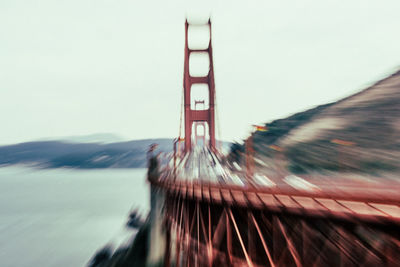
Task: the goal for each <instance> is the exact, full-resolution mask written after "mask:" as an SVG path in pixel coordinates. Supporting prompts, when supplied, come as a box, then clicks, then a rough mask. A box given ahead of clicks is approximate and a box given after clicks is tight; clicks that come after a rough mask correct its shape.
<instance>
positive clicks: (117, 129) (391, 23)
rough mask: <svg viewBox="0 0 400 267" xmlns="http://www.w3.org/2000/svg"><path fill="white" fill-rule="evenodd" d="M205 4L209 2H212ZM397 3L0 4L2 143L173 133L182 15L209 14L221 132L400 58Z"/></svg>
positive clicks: (327, 94) (318, 98)
mask: <svg viewBox="0 0 400 267" xmlns="http://www.w3.org/2000/svg"><path fill="white" fill-rule="evenodd" d="M211 3H212V4H211ZM399 8H400V2H398V1H394V0H392V1H386V2H384V3H383V2H381V1H358V0H357V1H356V0H352V1H346V2H342V3H339V2H337V1H324V2H321V1H317V0H308V1H298V2H297V1H296V2H292V3H283V2H280V3H276V2H267V1H265V2H262V1H253V2H251V1H249V2H246V3H241V2H232V1H209V2H205V5H204V6H203V7H202V8H200V7H199V6H198V5H195V4H193V3H190V2H189V3H187V2H185V1H170V2H168V3H167V2H163V1H148V2H132V1H127V0H121V1H117V2H115V1H107V0H104V1H89V0H80V1H77V0H72V1H67V2H62V1H50V0H41V1H37V2H31V1H27V0H25V1H24V0H17V1H3V2H2V3H0V32H1V33H2V34H1V35H0V42H1V44H2V48H3V49H1V50H0V56H1V58H2V61H1V62H0V86H1V90H0V122H1V124H2V125H1V126H2V132H1V135H0V144H12V143H20V142H24V141H32V140H38V139H41V138H44V137H49V138H50V137H53V136H54V137H57V136H82V135H89V134H96V133H113V134H116V135H118V136H122V137H123V138H124V139H125V138H126V139H127V140H138V139H149V138H174V137H176V136H177V135H178V127H179V116H180V105H181V94H182V79H183V52H184V50H183V46H184V20H185V16H186V15H187V16H189V17H190V16H191V14H192V13H193V10H195V11H196V13H201V14H203V15H204V14H206V15H208V14H211V17H212V22H213V29H212V30H213V49H214V67H215V81H216V94H217V108H218V112H217V117H218V119H219V122H220V123H219V124H220V127H219V128H220V129H221V130H220V133H219V131H217V137H218V138H219V139H221V140H226V141H234V140H240V139H242V138H244V137H245V136H246V135H247V134H248V132H249V130H250V125H251V124H261V123H266V122H269V121H272V120H274V119H278V118H283V117H286V116H288V115H290V114H294V113H296V112H301V111H303V110H305V109H308V108H311V107H314V106H317V105H320V104H325V103H328V102H332V101H335V100H338V99H341V98H343V97H346V96H349V95H351V94H353V93H355V92H357V91H360V90H362V89H364V88H366V87H368V86H369V85H370V84H373V83H374V82H376V81H378V80H380V79H381V78H384V77H385V76H387V75H389V74H391V73H393V72H395V71H396V70H398V68H399V62H398V59H399V58H400V50H399V49H398V47H399V46H400V37H399V36H398V35H397V34H395V33H396V32H397V28H398V25H400V16H398V12H397V11H398V10H399Z"/></svg>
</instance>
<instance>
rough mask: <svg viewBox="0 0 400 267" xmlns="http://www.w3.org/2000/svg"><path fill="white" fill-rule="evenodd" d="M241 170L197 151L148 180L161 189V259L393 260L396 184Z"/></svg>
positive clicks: (176, 262)
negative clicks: (163, 248) (163, 238)
mask: <svg viewBox="0 0 400 267" xmlns="http://www.w3.org/2000/svg"><path fill="white" fill-rule="evenodd" d="M193 170H194V171H193ZM231 177H233V178H231ZM243 177H244V176H243V175H242V176H240V175H238V174H237V173H235V172H232V171H231V170H228V169H227V168H225V167H222V166H220V161H219V158H218V157H217V156H216V155H208V152H207V151H197V152H194V153H192V155H186V156H185V157H184V158H182V159H179V160H177V159H175V161H173V160H171V161H169V163H168V164H167V165H166V166H165V167H164V168H163V169H162V171H161V172H160V176H159V179H157V180H153V181H151V183H152V186H153V187H154V188H158V189H159V190H162V191H163V192H164V193H165V194H166V201H165V202H166V204H165V205H166V208H165V212H166V215H165V218H166V225H167V229H168V230H167V232H168V238H167V239H168V240H169V242H167V243H170V245H168V246H167V247H168V253H167V254H168V255H169V256H168V257H167V259H168V260H167V261H168V264H166V265H167V266H170V265H173V266H194V265H197V266H215V265H219V266H376V265H377V264H379V265H383V266H400V232H399V229H400V228H399V226H400V193H399V192H400V186H399V184H398V183H395V182H394V181H389V180H385V179H382V180H378V181H368V180H362V179H361V180H360V179H358V180H354V179H352V180H350V179H345V178H332V177H330V178H329V179H328V178H326V177H325V178H324V177H321V179H318V178H315V177H306V176H301V177H299V176H295V175H286V176H282V175H274V176H269V177H266V176H264V175H261V174H256V175H254V177H252V178H251V179H246V178H243ZM207 210H208V211H207ZM222 222H223V223H222ZM221 225H222V226H221ZM195 229H197V234H196V230H195ZM221 229H224V230H221ZM232 229H234V230H235V231H233V230H232ZM250 229H251V230H250ZM224 231H225V232H224ZM231 231H233V232H236V234H237V235H231V234H230V232H231ZM221 232H224V233H221ZM276 233H278V234H276ZM171 240H174V242H172V241H171ZM173 243H174V244H173ZM222 243H225V245H221V244H222ZM310 243H312V245H307V244H310ZM174 251H175V252H174ZM262 253H264V254H265V255H264V256H261V255H260V254H262ZM182 255H186V256H185V257H183V256H182ZM190 255H191V256H190ZM201 255H202V256H203V257H202V256H201ZM218 255H219V256H218ZM221 255H225V256H224V257H222V258H223V259H221V257H220V256H221ZM217 258H218V259H217Z"/></svg>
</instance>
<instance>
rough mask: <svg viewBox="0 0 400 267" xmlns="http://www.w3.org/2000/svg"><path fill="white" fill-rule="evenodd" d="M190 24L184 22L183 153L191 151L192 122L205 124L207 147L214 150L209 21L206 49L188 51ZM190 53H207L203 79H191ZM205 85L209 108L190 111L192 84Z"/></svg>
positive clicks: (213, 95) (212, 68)
mask: <svg viewBox="0 0 400 267" xmlns="http://www.w3.org/2000/svg"><path fill="white" fill-rule="evenodd" d="M189 26H190V24H189V23H188V21H187V20H186V22H185V61H184V74H183V90H184V114H185V152H189V151H190V150H191V149H192V125H193V123H194V122H206V123H207V124H208V132H209V138H210V141H209V146H210V148H211V149H212V150H215V148H216V146H215V82H214V66H213V57H212V40H211V21H210V20H208V23H207V26H208V27H209V30H210V42H209V45H208V48H207V49H197V50H196V49H189V40H188V31H189ZM191 53H207V54H208V58H209V63H210V66H209V71H208V74H207V75H206V76H204V77H192V76H191V75H190V71H189V59H190V55H191ZM199 83H200V84H207V86H208V90H209V94H208V97H209V101H208V103H209V107H208V109H206V110H201V111H200V110H192V109H191V106H190V104H191V90H192V85H193V84H199Z"/></svg>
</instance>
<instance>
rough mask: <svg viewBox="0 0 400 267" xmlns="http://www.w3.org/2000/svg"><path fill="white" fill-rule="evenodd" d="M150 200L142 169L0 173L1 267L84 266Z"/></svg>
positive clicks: (10, 169)
mask: <svg viewBox="0 0 400 267" xmlns="http://www.w3.org/2000/svg"><path fill="white" fill-rule="evenodd" d="M148 195H149V194H148V188H147V184H146V182H145V170H144V169H104V170H66V169H54V170H36V169H30V168H24V167H5V168H0V266H4V267H28V266H29V267H34V266H40V267H53V266H58V267H73V266H84V265H86V263H87V262H88V260H89V259H90V257H91V256H92V255H93V253H94V252H95V251H96V250H97V249H99V248H101V247H102V246H103V245H105V244H106V243H108V242H110V241H111V242H113V241H116V240H118V239H121V236H126V234H124V233H126V231H124V230H123V226H124V224H125V222H126V219H127V215H128V213H129V211H130V209H131V208H132V207H133V206H135V207H140V208H141V209H142V210H143V211H147V210H148V209H149V198H148Z"/></svg>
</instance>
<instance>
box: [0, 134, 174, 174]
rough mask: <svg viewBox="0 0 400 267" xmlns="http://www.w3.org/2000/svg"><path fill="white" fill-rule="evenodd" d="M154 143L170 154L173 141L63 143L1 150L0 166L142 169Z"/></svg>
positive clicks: (31, 144)
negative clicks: (149, 149)
mask: <svg viewBox="0 0 400 267" xmlns="http://www.w3.org/2000/svg"><path fill="white" fill-rule="evenodd" d="M153 143H157V144H158V145H159V146H158V150H159V151H160V152H161V151H163V152H169V151H172V143H173V141H172V139H145V140H135V141H127V142H117V143H75V142H66V141H40V142H27V143H21V144H16V145H9V146H1V147H0V166H6V165H13V164H25V165H30V166H33V167H40V168H58V167H68V168H144V167H146V165H147V162H146V152H147V150H148V148H149V146H150V145H151V144H153Z"/></svg>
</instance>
